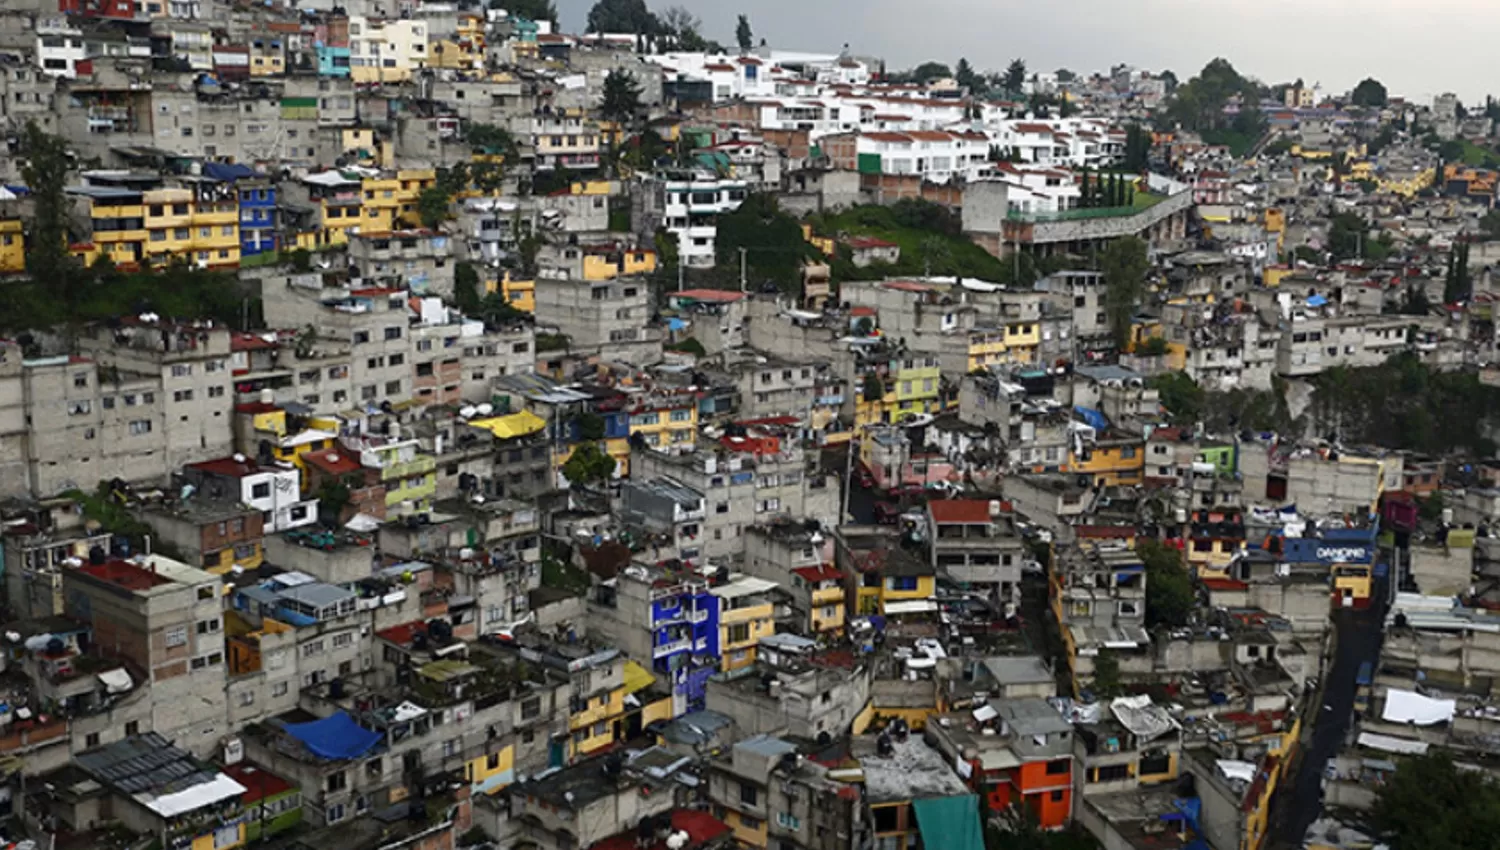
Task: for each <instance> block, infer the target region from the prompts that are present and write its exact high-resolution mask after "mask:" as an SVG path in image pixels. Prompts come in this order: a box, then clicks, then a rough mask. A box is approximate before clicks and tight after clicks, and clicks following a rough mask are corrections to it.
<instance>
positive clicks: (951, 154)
mask: <svg viewBox="0 0 1500 850" xmlns="http://www.w3.org/2000/svg"><path fill="white" fill-rule="evenodd" d="M851 140H852V142H853V153H854V156H853V157H852V161H851V158H850V157H849V156H848V152H849V150H850V145H849V142H850V141H851ZM825 149H826V150H828V151H829V156H830V157H832V158H833V159H834V161H835V162H840V163H841V164H843V165H845V166H847V167H852V168H855V169H857V170H858V171H860V172H862V173H875V174H911V175H916V176H919V177H921V178H922V179H924V180H927V181H928V182H931V183H947V182H949V181H950V180H953V179H955V178H959V179H964V180H967V179H971V178H973V177H976V176H978V175H979V173H980V172H981V171H983V170H984V169H985V168H986V166H988V164H989V153H990V144H989V139H988V138H987V137H986V136H985V135H984V134H983V133H977V132H949V131H947V130H909V131H905V132H899V133H895V132H882V131H876V132H866V133H860V134H858V135H857V136H852V137H850V136H840V137H838V138H837V139H836V140H835V139H830V140H829V141H828V144H827V145H826V146H825Z"/></svg>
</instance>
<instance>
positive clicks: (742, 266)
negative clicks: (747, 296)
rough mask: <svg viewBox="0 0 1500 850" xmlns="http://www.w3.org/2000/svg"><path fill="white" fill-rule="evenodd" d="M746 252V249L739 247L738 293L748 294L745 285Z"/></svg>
mask: <svg viewBox="0 0 1500 850" xmlns="http://www.w3.org/2000/svg"><path fill="white" fill-rule="evenodd" d="M747 250H748V249H747V248H745V247H744V246H743V245H741V246H740V291H741V292H749V291H750V290H749V288H748V287H747V286H746V284H745V252H746V251H747Z"/></svg>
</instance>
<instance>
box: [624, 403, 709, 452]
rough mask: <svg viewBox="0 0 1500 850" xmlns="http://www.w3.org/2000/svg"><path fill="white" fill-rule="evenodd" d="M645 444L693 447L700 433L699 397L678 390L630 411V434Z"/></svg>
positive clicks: (662, 446)
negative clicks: (638, 437)
mask: <svg viewBox="0 0 1500 850" xmlns="http://www.w3.org/2000/svg"><path fill="white" fill-rule="evenodd" d="M637 434H639V435H640V437H641V439H642V440H644V441H645V443H646V445H648V446H654V447H660V448H667V447H671V446H691V445H693V444H694V441H695V440H696V438H697V436H698V399H697V397H696V395H694V394H692V393H679V394H674V395H672V396H667V397H664V398H660V399H656V400H651V401H647V402H646V403H644V404H642V405H640V406H638V407H636V408H635V409H634V410H633V411H632V412H631V414H630V435H631V436H632V437H634V436H636V435H637Z"/></svg>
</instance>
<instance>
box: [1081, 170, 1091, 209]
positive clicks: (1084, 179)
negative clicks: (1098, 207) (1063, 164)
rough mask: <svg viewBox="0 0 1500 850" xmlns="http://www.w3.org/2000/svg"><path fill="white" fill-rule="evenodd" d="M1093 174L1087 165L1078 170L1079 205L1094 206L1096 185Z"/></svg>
mask: <svg viewBox="0 0 1500 850" xmlns="http://www.w3.org/2000/svg"><path fill="white" fill-rule="evenodd" d="M1092 174H1093V172H1091V171H1089V167H1088V166H1087V165H1085V166H1084V167H1083V169H1082V170H1081V171H1079V172H1078V206H1079V207H1081V208H1083V209H1089V208H1091V207H1093V206H1094V187H1093V185H1092V179H1091V177H1092Z"/></svg>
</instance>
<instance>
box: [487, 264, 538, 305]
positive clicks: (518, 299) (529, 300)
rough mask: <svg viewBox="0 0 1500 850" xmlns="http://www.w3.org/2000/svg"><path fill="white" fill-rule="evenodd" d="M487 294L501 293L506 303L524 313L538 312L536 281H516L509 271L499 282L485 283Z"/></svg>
mask: <svg viewBox="0 0 1500 850" xmlns="http://www.w3.org/2000/svg"><path fill="white" fill-rule="evenodd" d="M484 288H485V291H486V292H491V293H492V292H499V293H500V297H502V298H504V299H505V303H507V304H509V305H510V306H512V307H514V308H516V309H517V310H520V311H521V312H523V313H535V312H536V280H535V279H532V280H515V279H513V278H511V276H510V272H509V271H508V270H507V271H506V272H505V273H504V274H502V275H501V276H500V278H499V279H498V280H491V281H486V282H485V287H484Z"/></svg>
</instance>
